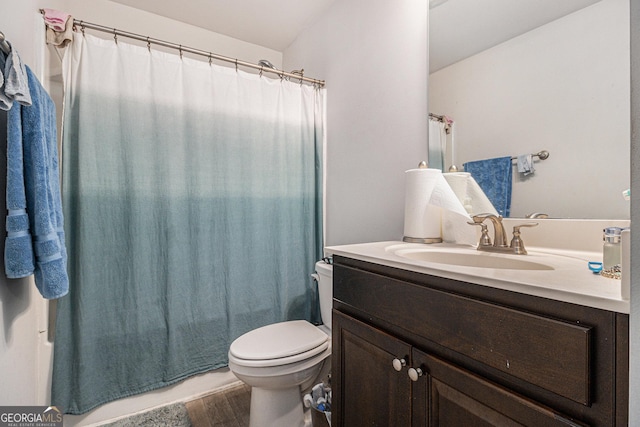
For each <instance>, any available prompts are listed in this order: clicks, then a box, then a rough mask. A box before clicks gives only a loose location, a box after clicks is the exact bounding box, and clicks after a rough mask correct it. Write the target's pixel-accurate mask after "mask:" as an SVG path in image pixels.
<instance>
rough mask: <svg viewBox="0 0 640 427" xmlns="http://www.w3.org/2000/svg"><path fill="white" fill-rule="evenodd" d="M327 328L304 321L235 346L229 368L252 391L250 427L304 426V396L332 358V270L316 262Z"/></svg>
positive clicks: (262, 331)
mask: <svg viewBox="0 0 640 427" xmlns="http://www.w3.org/2000/svg"><path fill="white" fill-rule="evenodd" d="M316 273H317V274H314V275H313V277H314V278H315V279H316V281H317V282H318V291H319V298H320V315H321V316H322V322H323V325H320V326H314V325H312V324H311V323H309V322H307V321H306V320H293V321H289V322H281V323H274V324H272V325H267V326H263V327H261V328H258V329H254V330H253V331H249V332H247V333H246V334H244V335H242V336H241V337H239V338H238V339H236V340H235V341H234V342H233V343H231V347H230V348H229V369H230V370H231V372H233V373H234V375H235V376H236V377H238V378H239V379H240V380H242V381H243V382H244V383H246V384H247V385H249V386H251V414H250V422H249V426H250V427H270V426H287V427H302V426H304V425H305V422H304V411H303V405H302V392H303V391H304V390H306V389H308V388H309V387H311V386H312V385H313V383H314V382H315V381H316V380H319V378H318V376H319V375H320V371H321V370H322V371H323V372H328V371H327V369H322V368H323V366H324V365H325V363H326V364H328V363H329V356H330V355H331V305H332V298H333V288H332V286H333V277H332V276H333V266H331V265H329V264H326V263H325V262H324V261H319V262H317V263H316Z"/></svg>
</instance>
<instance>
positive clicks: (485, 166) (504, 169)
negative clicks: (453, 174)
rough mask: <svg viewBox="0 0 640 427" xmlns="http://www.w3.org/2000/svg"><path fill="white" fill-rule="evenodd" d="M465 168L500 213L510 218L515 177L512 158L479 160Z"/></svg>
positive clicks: (466, 164)
mask: <svg viewBox="0 0 640 427" xmlns="http://www.w3.org/2000/svg"><path fill="white" fill-rule="evenodd" d="M463 166H464V170H465V172H469V173H470V174H471V176H472V177H473V178H474V179H475V180H476V182H477V183H478V185H479V186H480V188H482V191H484V192H485V194H486V195H487V197H488V198H489V200H490V201H491V203H492V204H493V207H495V208H496V210H497V211H498V213H499V214H500V215H502V216H503V217H505V218H506V217H508V216H509V214H510V213H511V185H512V175H513V171H512V165H511V157H497V158H495V159H487V160H477V161H473V162H467V163H465V164H464V165H463Z"/></svg>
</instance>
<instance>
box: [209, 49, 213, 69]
mask: <svg viewBox="0 0 640 427" xmlns="http://www.w3.org/2000/svg"><path fill="white" fill-rule="evenodd" d="M212 56H213V54H212V53H211V52H209V66H211V64H212V63H213V58H212Z"/></svg>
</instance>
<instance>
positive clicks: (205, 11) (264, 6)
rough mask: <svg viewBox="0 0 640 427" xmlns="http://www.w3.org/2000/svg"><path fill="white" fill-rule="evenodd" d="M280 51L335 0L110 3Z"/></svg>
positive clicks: (136, 0)
mask: <svg viewBox="0 0 640 427" xmlns="http://www.w3.org/2000/svg"><path fill="white" fill-rule="evenodd" d="M111 1H113V2H115V3H120V4H124V5H127V6H131V7H135V8H136V9H141V10H145V11H147V12H151V13H155V14H156V15H161V16H165V17H167V18H171V19H175V20H176V21H181V22H185V23H187V24H191V25H195V26H197V27H201V28H204V29H207V30H210V31H213V32H216V33H219V34H224V35H226V36H229V37H233V38H235V39H238V40H243V41H246V42H249V43H253V44H257V45H259V46H264V47H268V48H270V49H273V50H277V51H278V52H282V51H284V50H285V48H287V46H289V45H290V44H291V43H292V42H293V41H294V40H295V39H296V37H297V36H298V34H300V32H301V31H302V30H303V29H304V28H305V27H306V26H307V25H309V24H311V23H313V21H314V20H315V19H316V18H317V17H319V16H320V15H321V14H322V12H324V11H325V10H326V9H328V8H329V6H331V4H332V3H333V2H334V1H336V0H269V1H268V2H265V1H264V0H181V1H176V0H111Z"/></svg>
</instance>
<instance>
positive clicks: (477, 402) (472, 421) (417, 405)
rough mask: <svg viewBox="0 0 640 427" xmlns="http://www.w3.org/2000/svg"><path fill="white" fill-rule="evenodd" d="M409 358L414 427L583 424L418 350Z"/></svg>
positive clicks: (535, 426)
mask: <svg viewBox="0 0 640 427" xmlns="http://www.w3.org/2000/svg"><path fill="white" fill-rule="evenodd" d="M412 360H413V368H414V369H420V371H419V373H420V374H422V375H421V376H419V377H416V376H415V375H414V379H416V381H415V382H414V383H413V396H414V399H413V401H414V403H413V404H414V408H413V421H414V422H413V426H414V427H419V426H420V427H422V426H424V427H426V426H429V427H460V426H477V427H482V426H531V427H539V426H545V427H546V426H549V427H553V426H585V425H586V424H583V423H580V422H577V421H575V420H571V419H569V418H568V417H565V416H563V415H562V414H559V413H557V412H555V411H553V410H551V409H549V408H547V407H545V406H542V405H540V404H538V403H536V402H533V401H531V400H529V399H526V398H524V397H522V396H520V395H518V394H516V393H514V392H512V391H510V390H508V389H505V388H503V387H500V386H498V385H496V384H493V383H491V382H489V381H487V380H486V379H484V378H482V377H479V376H477V375H475V374H473V373H471V372H468V371H466V370H464V369H460V368H458V367H456V366H454V365H452V364H450V363H448V362H446V361H444V360H442V359H439V358H436V357H433V356H430V355H428V354H426V353H423V352H421V351H419V350H416V349H414V350H413V354H412Z"/></svg>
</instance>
